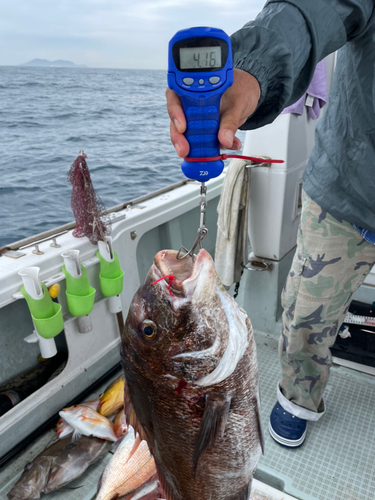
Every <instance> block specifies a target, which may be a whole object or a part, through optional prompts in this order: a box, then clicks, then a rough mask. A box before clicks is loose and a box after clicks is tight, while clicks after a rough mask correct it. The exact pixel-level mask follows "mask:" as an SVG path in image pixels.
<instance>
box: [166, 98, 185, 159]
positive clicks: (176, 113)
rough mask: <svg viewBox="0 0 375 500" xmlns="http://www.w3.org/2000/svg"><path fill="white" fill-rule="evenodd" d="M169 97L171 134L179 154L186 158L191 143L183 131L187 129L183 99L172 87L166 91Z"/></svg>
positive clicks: (168, 108) (168, 107)
mask: <svg viewBox="0 0 375 500" xmlns="http://www.w3.org/2000/svg"><path fill="white" fill-rule="evenodd" d="M165 96H166V98H167V110H168V114H169V117H170V119H171V124H170V136H171V142H172V144H173V146H174V147H175V149H176V151H177V154H178V156H180V157H181V158H184V157H185V156H187V155H188V154H189V143H188V141H187V140H186V138H185V136H184V135H183V133H184V132H185V130H186V119H185V115H184V111H183V109H182V105H181V100H180V98H179V97H178V95H177V94H176V92H174V91H173V90H171V89H169V88H168V89H167V90H166V92H165Z"/></svg>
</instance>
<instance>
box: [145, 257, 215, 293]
mask: <svg viewBox="0 0 375 500" xmlns="http://www.w3.org/2000/svg"><path fill="white" fill-rule="evenodd" d="M177 254H178V252H176V251H175V250H162V251H160V252H158V253H157V254H156V255H155V257H154V274H155V276H156V279H161V280H162V278H164V277H167V276H168V277H169V279H165V280H162V281H161V282H160V284H161V286H163V287H164V288H165V289H166V290H168V289H169V290H170V292H171V293H172V294H173V293H175V294H176V295H177V296H179V297H181V296H183V297H185V298H188V299H191V298H192V296H193V295H194V296H195V295H197V294H198V291H199V290H201V289H202V287H203V288H204V289H205V292H206V294H207V292H209V291H210V289H212V291H213V290H214V288H215V283H216V273H215V266H214V262H213V260H212V257H211V256H210V254H209V253H208V252H207V251H206V250H204V249H203V248H202V249H201V250H199V253H198V255H197V256H196V257H194V258H193V257H191V256H190V255H189V256H188V257H186V258H184V259H182V260H178V259H177V258H176V257H177ZM169 295H170V294H169ZM172 296H173V295H172Z"/></svg>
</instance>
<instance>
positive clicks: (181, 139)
mask: <svg viewBox="0 0 375 500" xmlns="http://www.w3.org/2000/svg"><path fill="white" fill-rule="evenodd" d="M170 135H171V142H172V144H173V146H174V147H175V149H176V151H177V154H178V156H180V157H181V158H185V156H187V155H188V154H189V149H190V148H189V143H188V141H187V140H186V138H185V136H184V135H183V134H180V133H179V131H178V130H177V128H176V125H175V124H174V123H173V122H172V121H171V124H170Z"/></svg>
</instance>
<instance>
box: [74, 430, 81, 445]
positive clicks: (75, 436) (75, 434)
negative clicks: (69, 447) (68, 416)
mask: <svg viewBox="0 0 375 500" xmlns="http://www.w3.org/2000/svg"><path fill="white" fill-rule="evenodd" d="M80 437H82V434H81V433H80V432H78V431H77V430H75V431H74V432H73V435H72V443H74V441H77V440H78V439H79V438H80Z"/></svg>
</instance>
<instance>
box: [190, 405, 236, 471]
mask: <svg viewBox="0 0 375 500" xmlns="http://www.w3.org/2000/svg"><path fill="white" fill-rule="evenodd" d="M230 404H231V398H230V397H229V396H228V397H227V398H226V399H225V400H223V401H218V400H216V399H215V400H211V399H210V398H209V396H206V407H205V409H204V412H203V416H202V419H201V425H200V429H199V433H198V436H197V439H196V441H195V449H194V456H193V474H194V475H195V472H196V470H197V467H198V462H199V459H200V457H201V455H203V453H204V452H205V451H206V450H207V449H208V448H209V447H210V446H212V445H213V444H214V442H215V440H216V438H217V437H218V435H219V434H221V436H223V435H224V431H225V426H226V423H227V420H228V415H229V408H230Z"/></svg>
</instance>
